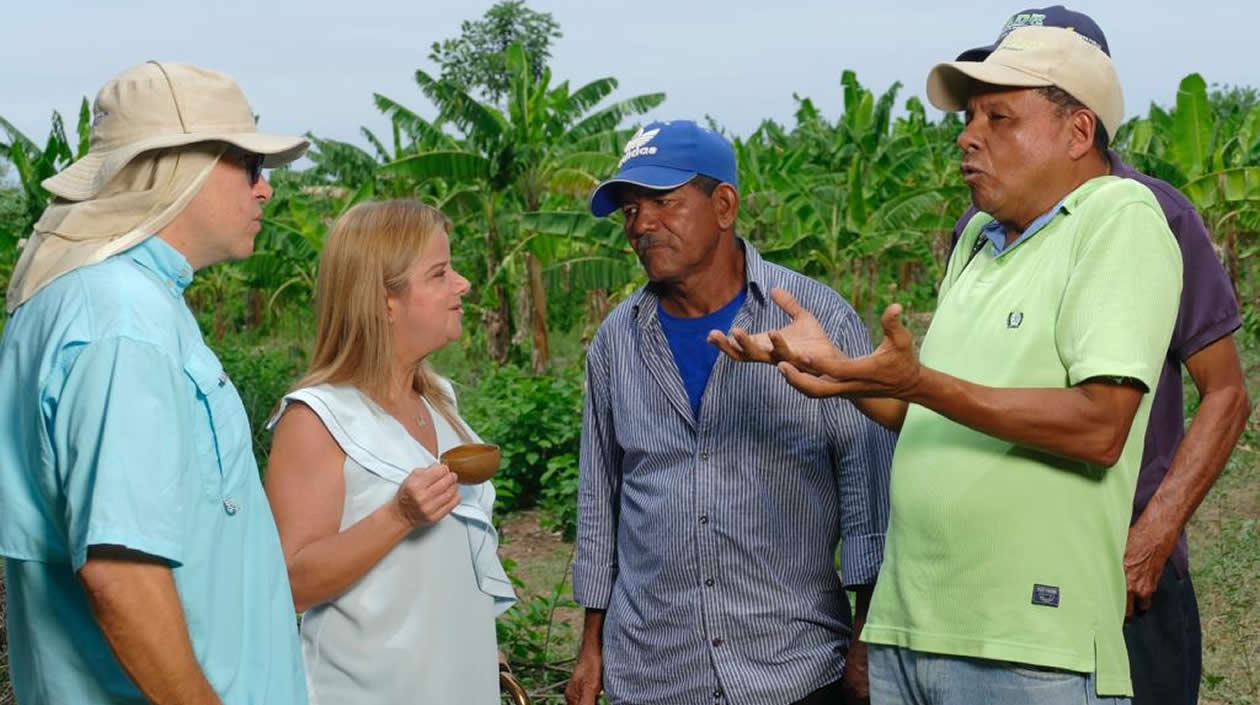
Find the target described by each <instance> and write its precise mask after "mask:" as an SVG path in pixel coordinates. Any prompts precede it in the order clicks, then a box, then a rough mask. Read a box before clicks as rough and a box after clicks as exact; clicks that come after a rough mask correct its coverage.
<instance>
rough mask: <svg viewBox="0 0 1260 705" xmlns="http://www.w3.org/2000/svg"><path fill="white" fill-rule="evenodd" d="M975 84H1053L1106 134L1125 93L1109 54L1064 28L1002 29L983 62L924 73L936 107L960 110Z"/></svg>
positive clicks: (1116, 123)
mask: <svg viewBox="0 0 1260 705" xmlns="http://www.w3.org/2000/svg"><path fill="white" fill-rule="evenodd" d="M976 83H987V84H991V85H994V86H1011V87H1021V88H1039V87H1044V86H1057V87H1059V88H1061V89H1063V90H1064V91H1066V92H1067V93H1068V94H1069V95H1071V96H1072V97H1073V98H1075V99H1077V100H1079V101H1080V102H1081V103H1082V104H1083V105H1084V106H1085V107H1087V108H1089V109H1090V110H1092V111H1094V113H1096V114H1097V115H1098V119H1099V120H1101V121H1102V124H1103V127H1105V128H1106V129H1107V135H1108V136H1109V137H1115V136H1116V131H1117V130H1119V129H1120V125H1121V123H1123V122H1124V94H1123V92H1122V91H1121V90H1120V78H1119V77H1118V76H1117V75H1116V67H1115V65H1114V64H1112V63H1111V57H1109V56H1107V54H1106V53H1104V52H1103V51H1102V49H1099V48H1098V47H1097V46H1096V45H1094V44H1093V43H1091V42H1089V41H1088V40H1086V39H1085V38H1084V37H1082V36H1081V35H1080V34H1077V33H1076V32H1074V31H1072V30H1070V29H1066V28H1063V27H1021V28H1019V29H1016V30H1013V31H1012V32H1011V33H1010V34H1007V35H1006V37H1005V38H1003V39H1002V42H1001V43H1000V44H998V46H997V48H995V49H994V50H993V52H992V53H991V54H989V56H988V57H987V58H985V60H984V61H949V62H945V63H941V64H937V65H936V66H934V67H932V71H931V72H930V73H929V74H928V78H927V95H928V100H930V101H932V105H935V106H936V107H938V108H940V109H941V110H947V111H956V110H963V109H965V108H966V107H967V99H968V98H970V97H971V96H972V94H973V93H974V92H975V85H976Z"/></svg>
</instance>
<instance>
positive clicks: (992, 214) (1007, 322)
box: [711, 27, 1182, 705]
mask: <svg viewBox="0 0 1260 705" xmlns="http://www.w3.org/2000/svg"><path fill="white" fill-rule="evenodd" d="M928 96H929V98H930V99H931V100H932V102H933V104H934V105H936V106H937V107H939V108H941V109H944V110H964V109H965V110H966V114H967V127H966V129H965V130H964V131H963V133H962V135H961V136H960V137H959V139H958V143H959V146H960V147H961V148H962V150H963V157H962V171H963V175H964V178H965V180H966V182H967V184H968V186H969V187H970V188H971V193H972V199H973V201H974V203H975V205H976V207H977V208H978V209H979V210H980V211H981V214H980V215H977V216H976V217H975V218H973V219H972V221H971V222H970V223H969V224H968V226H967V228H966V231H965V232H964V234H963V236H962V239H961V241H960V243H959V246H958V247H957V248H956V249H955V252H954V255H953V257H952V258H951V260H950V262H949V265H948V269H947V272H946V275H945V280H944V281H943V282H942V284H941V287H940V296H939V300H938V304H937V310H936V314H935V316H934V317H933V320H932V325H931V327H930V329H929V330H928V333H927V336H926V338H925V339H924V341H923V345H922V351H921V354H920V357H919V359H916V358H915V355H914V351H913V346H912V345H911V340H910V335H909V333H908V332H907V331H906V330H905V329H904V328H903V327H901V325H900V323H899V321H898V316H899V314H900V311H901V309H900V307H899V306H896V305H894V306H891V307H889V309H888V310H887V311H886V312H885V314H884V317H883V324H884V330H885V339H884V341H883V343H882V344H881V345H880V346H879V348H877V349H876V350H875V352H874V353H872V354H871V355H869V356H866V357H863V358H857V359H846V358H845V357H844V355H843V354H842V353H840V352H839V351H838V350H836V349H835V348H834V346H832V345H831V343H830V342H829V340H828V338H827V336H826V335H825V333H824V332H823V331H822V330H821V328H820V327H819V326H818V324H817V321H816V320H815V319H814V318H813V317H812V316H811V315H810V314H809V313H808V312H805V311H803V310H802V309H801V308H800V307H799V305H797V304H796V302H795V301H793V300H791V297H789V296H786V295H784V294H783V293H782V292H777V293H776V294H775V296H776V300H777V301H778V302H779V303H780V305H781V306H783V307H784V308H785V309H786V310H787V311H788V312H789V313H790V314H792V315H793V319H794V322H793V323H792V324H791V325H790V326H789V327H787V328H785V329H783V330H780V331H770V332H769V333H768V334H766V335H764V336H749V335H747V334H745V333H743V332H741V331H732V335H731V336H730V337H729V338H728V337H725V336H721V335H719V334H713V335H712V336H711V340H712V341H713V342H714V343H716V344H718V345H719V347H722V348H723V349H724V351H726V352H727V353H728V354H730V355H732V356H733V357H736V358H737V359H741V360H757V361H774V362H777V363H779V366H780V369H781V370H782V371H783V373H784V375H785V376H786V377H787V379H788V381H789V382H790V383H791V384H793V385H794V386H796V387H797V388H798V389H801V390H802V391H804V392H805V393H807V394H810V395H811V396H831V395H844V396H852V397H855V398H864V399H865V401H864V402H863V404H864V407H865V408H864V411H866V412H867V413H868V415H871V416H872V417H873V418H876V420H878V421H880V422H881V423H883V424H884V425H886V426H888V427H890V428H894V429H899V430H900V431H901V435H900V439H899V441H898V443H897V449H896V454H895V456H894V459H893V470H892V473H893V474H892V490H891V492H892V517H891V522H890V527H889V531H888V537H887V543H886V548H885V552H886V553H885V558H884V563H883V568H882V570H881V572H880V576H879V579H878V582H877V584H876V588H875V594H874V598H873V601H872V605H871V608H870V614H869V616H868V618H867V622H866V628H865V630H864V631H863V633H862V639H863V640H864V641H866V642H868V643H869V644H871V649H870V683H871V700H872V702H873V703H876V704H877V705H879V704H880V703H921V704H923V705H985V704H987V703H993V704H997V703H1034V704H1038V705H1039V704H1042V703H1046V704H1055V705H1058V704H1060V703H1062V704H1067V703H1073V704H1079V703H1095V702H1125V701H1126V700H1127V696H1129V695H1131V694H1132V689H1131V687H1130V683H1129V671H1128V660H1127V656H1126V652H1125V645H1124V638H1123V635H1122V626H1123V622H1124V615H1125V597H1126V590H1125V579H1124V571H1123V565H1122V558H1123V555H1124V546H1125V538H1126V533H1127V529H1128V521H1129V516H1130V509H1131V506H1132V500H1133V493H1134V487H1135V483H1136V479H1137V473H1138V465H1139V461H1140V459H1141V454H1142V439H1143V435H1144V433H1145V429H1146V423H1147V418H1148V415H1149V412H1150V400H1151V396H1152V395H1151V394H1148V392H1150V391H1152V390H1153V389H1154V388H1155V384H1156V381H1157V380H1158V378H1159V373H1160V366H1161V362H1162V359H1163V356H1164V352H1165V350H1167V346H1168V341H1169V338H1170V336H1171V333H1172V328H1173V324H1174V322H1175V319H1176V314H1177V303H1178V297H1179V295H1180V291H1181V270H1182V267H1181V259H1180V254H1179V251H1178V248H1177V245H1176V243H1175V241H1174V240H1173V237H1172V235H1171V233H1170V232H1169V230H1168V226H1167V224H1166V223H1165V220H1164V217H1163V215H1162V214H1161V211H1160V209H1159V206H1158V204H1157V203H1156V201H1155V198H1154V197H1153V195H1152V194H1151V193H1150V191H1148V190H1147V189H1146V188H1145V187H1144V186H1142V185H1140V184H1138V183H1136V182H1134V181H1131V180H1125V179H1120V178H1117V177H1113V176H1109V175H1107V174H1108V169H1107V161H1106V156H1105V150H1106V148H1107V144H1108V141H1109V140H1108V135H1109V134H1114V133H1115V131H1116V129H1117V128H1118V127H1119V125H1120V122H1121V120H1122V118H1123V107H1122V98H1121V90H1120V84H1119V81H1118V79H1117V78H1116V74H1115V70H1114V68H1113V66H1112V64H1111V61H1110V59H1109V58H1108V57H1107V56H1106V54H1104V53H1103V52H1102V51H1101V50H1100V49H1099V48H1098V47H1097V46H1095V45H1093V44H1091V43H1090V42H1089V40H1087V39H1085V38H1083V37H1082V36H1081V35H1079V34H1077V33H1075V32H1073V31H1071V30H1069V29H1063V28H1058V27H1026V28H1021V29H1016V30H1014V31H1012V32H1011V33H1010V34H1008V35H1007V36H1006V37H1005V38H1004V39H1003V41H1002V42H1001V44H999V46H998V47H997V48H996V49H995V50H994V51H993V52H992V53H991V54H990V55H989V57H988V58H987V59H985V60H984V61H983V62H952V63H946V64H940V65H938V66H936V67H935V68H934V69H933V70H932V72H931V74H930V76H929V78H928ZM872 397H873V398H872Z"/></svg>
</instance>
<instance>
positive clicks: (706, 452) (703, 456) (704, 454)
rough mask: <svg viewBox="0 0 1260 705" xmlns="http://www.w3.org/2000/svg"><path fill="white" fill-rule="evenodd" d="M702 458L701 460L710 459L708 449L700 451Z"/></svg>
mask: <svg viewBox="0 0 1260 705" xmlns="http://www.w3.org/2000/svg"><path fill="white" fill-rule="evenodd" d="M700 459H701V460H708V459H709V451H707V450H702V451H700Z"/></svg>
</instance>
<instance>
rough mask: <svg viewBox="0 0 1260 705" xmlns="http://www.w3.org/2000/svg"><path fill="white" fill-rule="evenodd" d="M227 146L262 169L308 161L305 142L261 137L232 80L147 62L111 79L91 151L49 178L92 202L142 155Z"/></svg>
mask: <svg viewBox="0 0 1260 705" xmlns="http://www.w3.org/2000/svg"><path fill="white" fill-rule="evenodd" d="M212 141H220V142H227V143H230V144H233V145H236V146H237V147H240V148H241V149H244V150H246V151H249V152H254V153H256V154H261V155H264V157H265V159H264V161H263V166H265V167H269V168H270V167H277V166H283V165H285V164H288V163H289V162H292V161H293V160H295V159H297V158H298V157H300V156H302V154H303V153H304V152H306V148H307V147H308V146H310V143H309V142H307V141H306V139H304V138H302V137H279V136H274V135H263V134H259V132H258V129H257V127H255V125H254V112H253V110H251V109H250V107H249V102H248V101H246V100H245V94H243V93H242V92H241V89H240V88H239V87H238V86H237V85H236V82H235V81H233V80H232V78H231V77H230V76H228V75H226V74H222V73H219V72H217V71H210V70H207V69H203V68H198V67H196V66H189V65H187V64H178V63H167V62H161V63H159V62H157V61H149V62H147V63H145V64H142V65H140V66H137V67H135V68H132V69H129V70H127V71H125V72H123V73H122V74H121V75H119V76H117V77H115V78H113V79H111V80H110V81H109V82H108V83H106V84H105V85H104V87H102V88H101V90H100V92H99V93H97V94H96V100H95V101H94V102H93V104H92V135H91V142H90V144H89V147H88V153H87V154H86V155H84V156H83V158H82V159H80V160H78V161H77V162H75V163H73V164H71V165H70V166H69V167H68V168H67V169H65V170H64V171H62V172H61V173H59V174H57V175H56V176H52V177H49V178H47V179H45V180H44V182H43V183H44V188H46V189H48V190H49V191H50V192H52V193H54V194H56V195H58V196H60V197H62V198H64V199H67V200H71V201H84V200H87V199H89V198H94V197H95V196H96V195H97V194H99V193H100V192H101V191H102V190H103V189H104V188H105V186H106V185H107V184H108V183H109V182H110V180H111V179H113V178H114V176H116V175H117V174H118V172H119V171H121V170H122V168H123V167H125V166H126V165H127V163H128V162H130V161H131V160H132V159H134V158H135V157H136V155H138V154H140V153H142V152H146V151H149V150H152V149H162V148H167V147H180V146H183V145H188V144H195V143H198V142H212Z"/></svg>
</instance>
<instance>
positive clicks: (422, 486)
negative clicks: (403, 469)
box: [394, 463, 459, 528]
mask: <svg viewBox="0 0 1260 705" xmlns="http://www.w3.org/2000/svg"><path fill="white" fill-rule="evenodd" d="M457 504H459V487H458V482H457V481H456V478H455V473H453V472H451V470H450V468H448V467H446V466H445V465H442V464H441V463H438V464H436V465H430V466H429V467H427V468H416V469H415V470H412V471H411V474H410V475H408V476H407V479H406V480H403V482H402V484H401V485H399V486H398V492H397V493H395V494H394V510H395V512H396V514H397V515H398V518H400V519H402V520H403V521H405V522H407V523H408V524H410V525H411V526H413V527H415V528H420V527H424V526H430V525H432V524H436V523H437V522H438V520H440V519H441V518H442V517H444V516H446V515H447V514H450V513H451V510H452V509H454V508H455V505H457Z"/></svg>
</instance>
